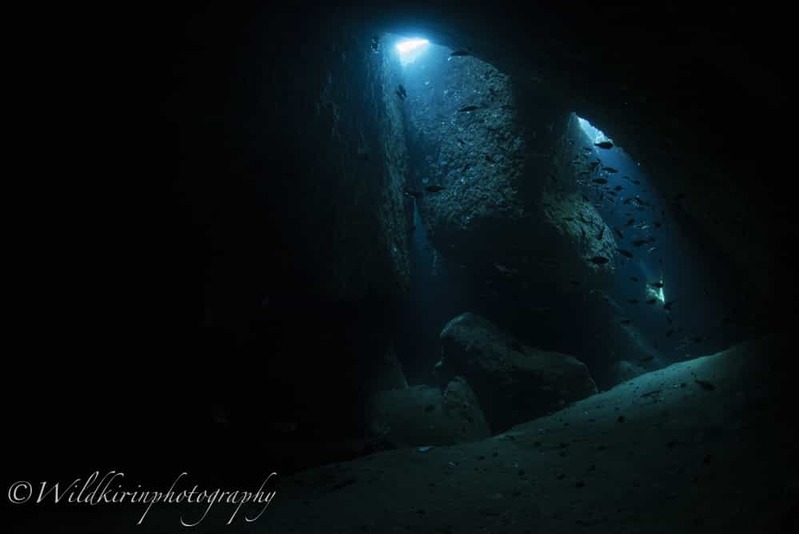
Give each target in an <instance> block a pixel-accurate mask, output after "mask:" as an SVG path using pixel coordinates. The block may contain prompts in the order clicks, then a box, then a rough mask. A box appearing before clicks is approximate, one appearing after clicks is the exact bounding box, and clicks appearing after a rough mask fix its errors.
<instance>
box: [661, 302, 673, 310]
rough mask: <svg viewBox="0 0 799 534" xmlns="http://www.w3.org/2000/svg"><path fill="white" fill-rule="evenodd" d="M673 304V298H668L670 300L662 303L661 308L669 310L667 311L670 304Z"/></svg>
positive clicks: (669, 308)
mask: <svg viewBox="0 0 799 534" xmlns="http://www.w3.org/2000/svg"><path fill="white" fill-rule="evenodd" d="M673 304H674V301H673V300H670V301H668V302H666V303H665V304H663V309H664V310H669V311H671V306H672V305H673Z"/></svg>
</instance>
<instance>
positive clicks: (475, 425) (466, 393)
mask: <svg viewBox="0 0 799 534" xmlns="http://www.w3.org/2000/svg"><path fill="white" fill-rule="evenodd" d="M371 426H372V429H371V430H372V434H374V435H375V436H379V437H380V438H381V440H382V442H384V443H385V444H387V445H389V446H392V447H396V448H402V447H413V446H430V445H453V444H456V443H465V442H468V441H476V440H480V439H483V438H486V437H488V436H489V429H488V425H487V424H486V421H485V418H484V417H483V413H482V411H481V410H480V405H479V404H478V402H477V398H476V396H475V394H474V392H473V391H472V389H471V388H470V387H469V385H468V384H467V383H466V381H464V380H463V379H461V378H455V379H453V380H452V381H450V382H449V384H447V386H446V388H445V389H444V391H443V392H442V391H441V390H440V389H438V388H437V387H430V386H424V385H419V386H413V387H410V388H406V389H394V390H389V391H382V392H380V393H377V394H376V395H375V396H374V398H373V401H372V423H371Z"/></svg>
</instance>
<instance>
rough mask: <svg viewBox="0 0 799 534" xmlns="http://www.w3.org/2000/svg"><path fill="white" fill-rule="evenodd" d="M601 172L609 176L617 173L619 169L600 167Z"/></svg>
mask: <svg viewBox="0 0 799 534" xmlns="http://www.w3.org/2000/svg"><path fill="white" fill-rule="evenodd" d="M602 170H603V171H605V172H609V173H611V174H613V173H617V172H619V169H617V168H615V167H602Z"/></svg>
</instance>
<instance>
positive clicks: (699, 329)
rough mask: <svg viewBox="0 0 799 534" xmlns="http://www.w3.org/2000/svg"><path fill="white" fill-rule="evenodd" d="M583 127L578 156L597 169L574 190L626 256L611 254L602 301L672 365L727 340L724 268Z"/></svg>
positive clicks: (628, 161)
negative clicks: (613, 305)
mask: <svg viewBox="0 0 799 534" xmlns="http://www.w3.org/2000/svg"><path fill="white" fill-rule="evenodd" d="M584 130H586V133H587V134H588V138H586V142H585V147H588V148H590V149H591V150H590V152H589V151H588V150H583V152H584V153H585V154H586V155H587V158H583V159H584V161H589V162H590V161H594V162H598V165H597V166H596V168H595V170H594V171H593V172H592V173H590V174H588V175H584V176H581V177H580V188H581V190H582V192H583V193H584V194H585V195H586V196H587V197H588V198H589V199H590V200H591V202H592V203H593V204H594V206H595V207H596V209H597V211H598V212H599V213H600V214H601V215H602V217H603V218H604V220H605V222H606V223H607V225H608V226H609V227H610V228H612V229H613V231H614V239H615V240H616V242H617V246H618V248H620V249H623V250H625V251H628V252H630V253H631V254H632V255H633V257H632V258H627V257H625V256H623V255H621V254H619V255H618V257H617V262H616V263H617V265H618V267H617V270H616V273H615V276H614V280H613V285H612V289H611V290H610V296H611V297H612V298H613V299H614V300H615V301H616V302H617V303H618V304H619V306H620V307H621V309H622V310H623V312H624V314H625V315H626V317H627V318H628V319H630V320H631V321H632V323H631V324H632V325H634V326H635V327H636V328H637V329H638V330H639V331H640V332H641V333H642V334H644V337H645V339H646V340H647V341H648V342H649V344H650V345H651V346H652V347H654V349H655V350H656V351H657V355H658V356H659V357H662V358H664V359H666V360H678V359H685V358H688V357H691V356H697V355H700V354H705V353H708V352H715V351H717V350H720V349H721V348H723V347H724V346H725V345H726V343H728V340H727V339H726V337H727V336H726V335H725V330H726V329H725V327H724V325H723V322H722V321H723V318H724V316H725V311H727V309H726V308H728V307H729V306H725V303H726V304H730V301H733V300H735V299H734V295H732V294H731V293H733V292H734V291H735V289H734V283H731V281H730V280H727V279H726V276H725V273H724V272H723V271H724V266H723V265H718V264H716V262H715V261H713V260H712V259H711V258H710V257H709V256H710V255H709V254H707V251H705V250H703V247H702V246H701V243H700V238H699V236H698V234H697V233H696V232H692V231H691V230H690V228H686V227H685V224H682V223H679V222H678V219H679V218H678V217H677V214H676V213H675V200H674V199H666V198H664V197H663V195H661V194H659V193H658V192H657V191H656V190H655V188H654V187H653V185H652V183H651V180H650V177H649V176H648V175H647V173H646V172H644V170H643V169H642V168H641V167H640V166H639V165H638V164H637V163H636V162H635V161H634V160H633V159H632V158H631V157H630V156H629V155H628V154H627V153H626V152H625V151H624V150H623V149H622V148H621V147H619V146H613V147H612V148H610V149H603V148H600V147H597V146H596V145H595V144H594V142H595V141H597V140H601V139H602V138H603V134H601V132H598V131H597V130H594V129H592V127H590V126H588V127H586V126H584ZM592 135H595V136H596V137H593V138H592ZM581 150H582V149H581ZM607 168H611V169H610V170H608V169H607ZM612 169H615V170H616V171H617V172H612ZM597 179H599V180H607V183H602V184H598V183H596V182H595V181H594V180H597ZM636 241H638V243H636ZM642 241H645V242H644V243H642ZM636 244H637V245H638V246H636ZM652 284H662V285H663V287H662V288H658V287H655V286H653V285H652ZM660 289H662V291H663V293H662V294H658V292H659V290H660ZM653 298H655V299H657V300H656V301H655V302H654V303H651V299H653ZM648 300H649V301H650V303H648V302H647V301H648Z"/></svg>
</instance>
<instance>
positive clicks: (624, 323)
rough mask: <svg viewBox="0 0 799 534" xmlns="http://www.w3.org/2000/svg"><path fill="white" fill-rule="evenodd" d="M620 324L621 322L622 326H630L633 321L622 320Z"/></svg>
mask: <svg viewBox="0 0 799 534" xmlns="http://www.w3.org/2000/svg"><path fill="white" fill-rule="evenodd" d="M619 322H620V323H621V324H623V325H628V324H630V323H631V322H633V321H632V319H622V320H621V321H619Z"/></svg>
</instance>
